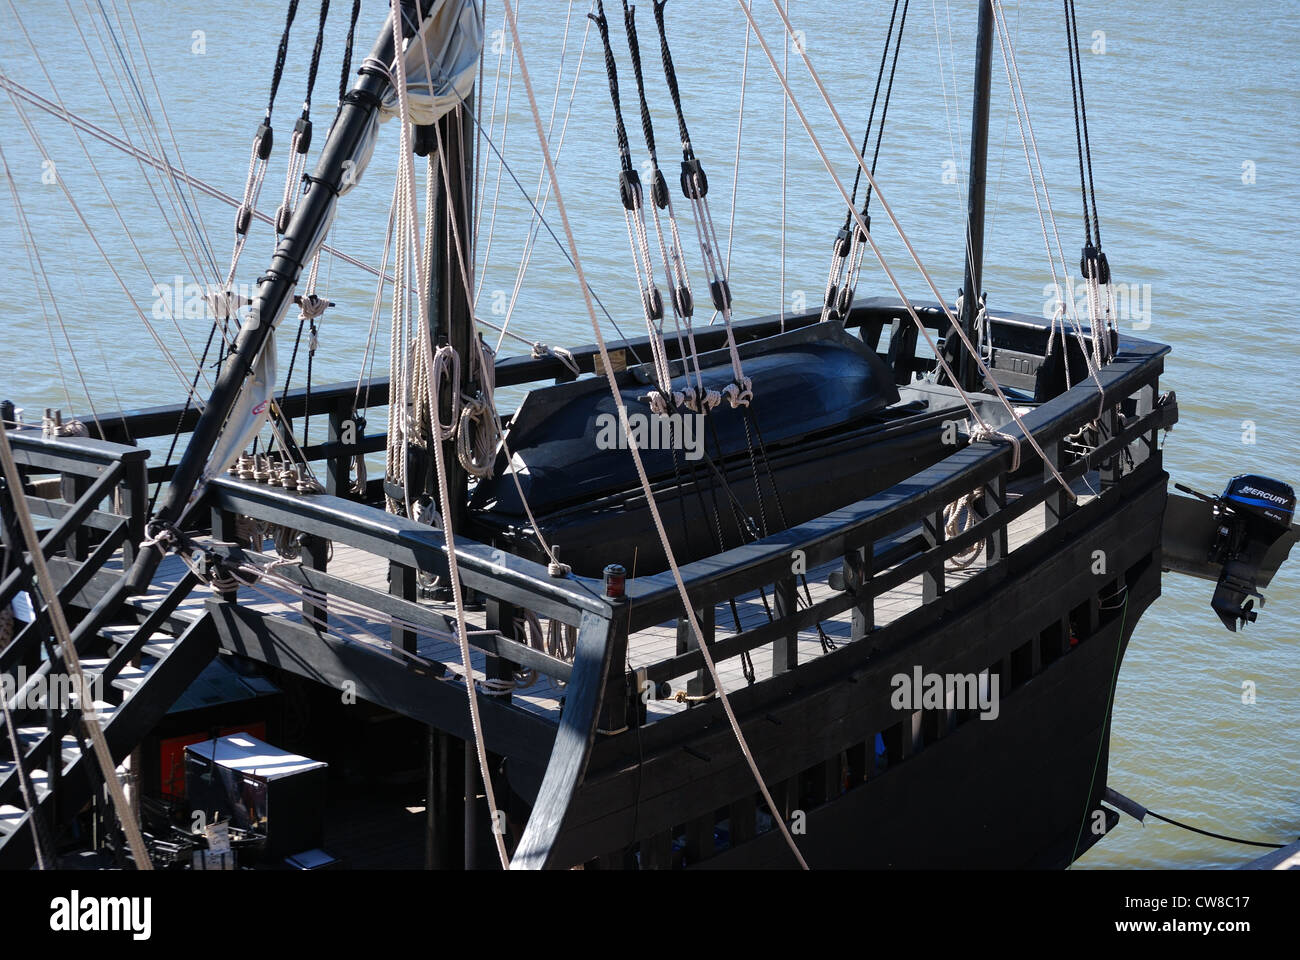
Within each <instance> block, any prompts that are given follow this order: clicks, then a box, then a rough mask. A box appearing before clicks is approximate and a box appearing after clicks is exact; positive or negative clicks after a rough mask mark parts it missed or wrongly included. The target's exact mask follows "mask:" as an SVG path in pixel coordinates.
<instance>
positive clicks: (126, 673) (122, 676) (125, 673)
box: [113, 666, 153, 693]
mask: <svg viewBox="0 0 1300 960" xmlns="http://www.w3.org/2000/svg"><path fill="white" fill-rule="evenodd" d="M152 669H153V667H152V666H148V667H123V668H122V669H121V671H120V672H119V673H118V675H117V676H116V677H114V678H113V686H114V687H116V688H117V689H118V690H124V691H126V692H127V693H130V692H131V691H133V690H134V689H135V688H136V687H138V686H140V684H142V683H144V680H145V677H147V676H149V671H150V670H152Z"/></svg>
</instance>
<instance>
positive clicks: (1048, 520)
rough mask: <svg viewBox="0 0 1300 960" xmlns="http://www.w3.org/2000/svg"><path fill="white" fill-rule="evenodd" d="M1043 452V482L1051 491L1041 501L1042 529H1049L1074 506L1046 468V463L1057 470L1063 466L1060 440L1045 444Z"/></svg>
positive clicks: (1070, 511) (1066, 515)
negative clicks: (1049, 486)
mask: <svg viewBox="0 0 1300 960" xmlns="http://www.w3.org/2000/svg"><path fill="white" fill-rule="evenodd" d="M1043 453H1044V454H1045V455H1046V456H1045V462H1044V464H1043V482H1044V483H1047V484H1051V485H1052V492H1051V493H1049V494H1048V495H1047V499H1045V500H1044V501H1043V529H1044V530H1050V529H1052V527H1054V526H1056V525H1057V524H1059V523H1060V522H1061V521H1062V520H1064V519H1065V518H1066V517H1068V516H1069V515H1070V514H1071V513H1073V512H1074V511H1075V509H1076V507H1075V505H1074V501H1072V500H1071V499H1070V498H1069V497H1068V496H1066V493H1065V491H1064V490H1062V489H1061V485H1060V483H1059V482H1058V481H1057V479H1056V477H1054V476H1053V475H1052V471H1051V470H1050V469H1049V468H1048V464H1051V465H1052V466H1054V467H1056V468H1057V469H1058V470H1059V469H1061V468H1062V467H1063V466H1064V464H1063V463H1062V460H1061V441H1059V440H1054V441H1052V442H1051V443H1048V444H1045V445H1044V446H1043Z"/></svg>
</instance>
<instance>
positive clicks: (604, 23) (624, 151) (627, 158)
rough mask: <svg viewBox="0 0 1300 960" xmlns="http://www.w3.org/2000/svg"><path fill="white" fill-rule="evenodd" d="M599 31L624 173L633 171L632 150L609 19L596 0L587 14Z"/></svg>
mask: <svg viewBox="0 0 1300 960" xmlns="http://www.w3.org/2000/svg"><path fill="white" fill-rule="evenodd" d="M587 17H588V18H589V19H591V21H592V22H593V23H595V24H596V29H597V30H599V31H600V40H601V43H602V44H604V47H605V75H606V76H607V77H608V78H609V97H610V100H612V101H613V103H614V132H615V134H616V135H617V136H618V159H619V163H620V165H621V166H622V168H623V172H624V173H629V174H630V173H634V172H635V171H634V169H633V167H632V150H631V148H630V147H629V146H628V143H627V127H625V126H624V125H623V107H622V104H621V102H620V100H619V96H618V67H617V65H616V64H615V63H614V51H613V49H612V48H611V47H610V45H609V21H608V20H606V19H605V5H604V3H602V2H601V0H596V12H595V13H589V14H587Z"/></svg>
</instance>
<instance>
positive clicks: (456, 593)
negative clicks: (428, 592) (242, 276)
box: [392, 4, 531, 868]
mask: <svg viewBox="0 0 1300 960" xmlns="http://www.w3.org/2000/svg"><path fill="white" fill-rule="evenodd" d="M507 10H509V5H508V4H507ZM421 22H423V17H421ZM511 23H512V25H513V19H512V20H511ZM392 26H393V49H394V61H393V62H394V67H395V70H394V73H395V76H394V81H395V82H394V87H395V88H396V90H397V99H398V108H399V111H400V119H401V123H402V134H401V150H402V162H403V165H404V166H405V167H406V169H407V175H408V180H409V182H410V184H411V186H412V190H413V188H414V172H413V164H411V163H410V162H409V155H410V144H409V143H408V130H409V123H410V121H409V118H410V109H409V103H408V102H407V91H406V64H405V57H404V55H403V47H402V31H401V18H400V17H398V16H393V17H392ZM417 36H419V37H420V44H421V47H422V48H423V49H424V56H425V60H426V63H427V62H428V57H429V52H428V49H427V47H425V45H424V39H423V33H422V32H421V33H420V34H417ZM515 44H516V46H518V40H517V39H516V41H515ZM521 63H522V60H521ZM426 69H427V68H426ZM429 75H430V76H432V75H433V74H432V71H430V73H429ZM530 97H531V92H530ZM462 109H463V108H462ZM434 129H435V130H437V129H438V125H437V124H435V125H434ZM439 140H440V141H441V135H439ZM438 153H439V155H440V156H441V157H442V158H443V176H444V178H446V177H448V174H447V170H446V164H445V151H444V150H443V149H442V146H441V142H440V144H439V150H438ZM412 202H414V201H413V200H412ZM456 220H457V218H456V217H452V218H451V221H452V227H453V230H452V233H453V235H454V236H455V237H456V241H457V247H458V249H459V247H460V238H459V233H458V231H457V230H456V229H455V224H456ZM416 242H417V243H418V242H419V237H418V236H417V237H416ZM461 256H462V261H463V252H462V254H461ZM420 259H422V258H421V257H419V256H418V255H417V257H416V260H417V262H418V261H419V260H420ZM419 279H420V305H419V306H420V314H421V316H420V321H421V325H422V326H423V327H424V329H428V322H427V321H428V318H427V317H426V316H425V315H424V314H425V309H426V304H427V301H426V297H425V289H424V280H423V278H419ZM465 294H466V296H467V297H470V298H471V299H470V303H471V304H472V303H473V300H472V294H473V286H472V285H470V284H468V283H467V284H466V285H465ZM421 341H422V343H423V344H424V349H425V354H426V359H427V361H428V364H429V367H430V369H432V368H433V356H432V349H433V345H432V343H430V342H429V340H428V338H427V337H422V338H421ZM453 395H458V391H453ZM429 399H430V405H431V407H432V409H431V411H430V419H431V420H433V421H434V422H435V423H436V422H439V414H438V405H439V397H438V391H436V390H433V391H430V397H429ZM430 445H431V446H432V447H433V455H434V460H435V465H436V468H437V475H438V499H439V503H440V504H441V508H442V517H443V523H444V527H443V536H444V537H445V538H446V543H447V567H448V572H449V574H450V580H451V592H452V598H453V599H454V600H455V604H456V628H457V631H458V633H459V636H460V647H461V657H462V662H463V663H464V664H465V672H466V674H467V675H468V673H469V665H470V651H469V638H468V636H467V635H466V626H465V597H464V594H463V593H462V592H461V587H460V564H459V562H458V561H457V558H456V536H455V532H454V531H453V529H452V523H451V495H450V492H449V491H448V489H447V467H446V463H445V462H444V460H445V458H444V457H443V451H442V444H441V443H434V444H430ZM465 689H466V691H467V692H468V695H469V696H468V699H469V713H470V726H471V727H472V729H473V731H474V746H475V749H476V751H477V753H478V763H479V773H480V774H481V776H482V779H483V789H484V792H485V793H486V794H487V801H488V809H490V810H492V811H493V812H494V813H495V812H496V811H497V810H499V809H500V808H499V807H498V806H497V804H496V796H495V792H494V790H493V787H492V771H491V770H490V769H489V767H488V758H487V745H486V743H485V742H484V739H483V725H482V721H481V720H480V718H479V709H478V692H477V690H476V688H475V686H474V684H473V683H469V682H467V683H466V684H465ZM493 838H494V839H495V840H496V847H497V855H498V856H499V857H500V859H501V865H502V867H505V868H509V866H510V856H509V854H508V853H507V852H506V846H505V837H504V836H503V835H502V834H501V833H498V832H497V831H493Z"/></svg>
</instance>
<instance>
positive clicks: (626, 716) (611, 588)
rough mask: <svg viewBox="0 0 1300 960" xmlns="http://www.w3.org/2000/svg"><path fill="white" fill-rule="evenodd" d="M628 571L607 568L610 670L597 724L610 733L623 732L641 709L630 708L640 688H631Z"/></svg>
mask: <svg viewBox="0 0 1300 960" xmlns="http://www.w3.org/2000/svg"><path fill="white" fill-rule="evenodd" d="M626 576H627V575H626V572H625V571H624V570H623V568H622V567H621V566H619V565H618V564H616V563H612V564H610V565H609V566H607V567H606V568H605V600H606V601H607V602H608V603H609V605H610V607H611V608H612V612H611V616H610V621H609V639H608V640H607V642H608V644H609V647H610V651H609V672H608V673H607V674H606V675H605V689H604V691H603V693H602V694H601V701H600V720H599V723H598V724H597V727H598V728H599V729H601V730H604V731H606V732H607V733H611V734H612V733H615V732H620V731H622V730H624V729H626V728H627V727H628V726H629V725H631V724H633V723H635V722H636V720H635V719H634V718H636V717H637V715H638V713H639V711H634V710H632V709H631V707H632V703H633V702H634V701H633V698H634V697H636V698H638V702H639V694H640V691H635V692H633V691H630V690H629V689H628V677H627V622H628V601H627V581H626Z"/></svg>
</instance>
